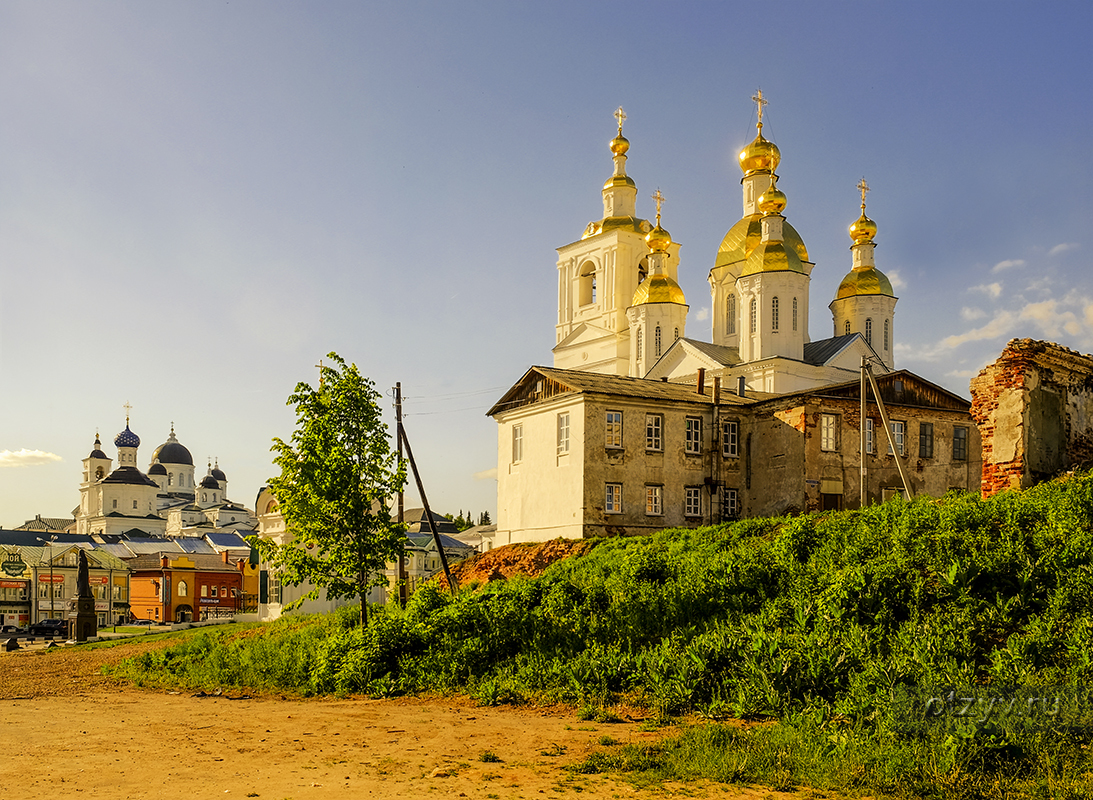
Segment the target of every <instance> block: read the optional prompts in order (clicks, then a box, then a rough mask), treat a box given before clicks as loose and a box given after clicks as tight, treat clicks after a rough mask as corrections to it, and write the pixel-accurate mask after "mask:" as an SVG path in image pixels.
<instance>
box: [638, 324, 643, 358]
mask: <svg viewBox="0 0 1093 800" xmlns="http://www.w3.org/2000/svg"><path fill="white" fill-rule="evenodd" d="M641 345H642V336H641V328H638V358H639V359H640V358H641Z"/></svg>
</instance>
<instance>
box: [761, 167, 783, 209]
mask: <svg viewBox="0 0 1093 800" xmlns="http://www.w3.org/2000/svg"><path fill="white" fill-rule="evenodd" d="M771 177H772V178H773V177H774V176H773V175H772V176H771ZM757 205H758V207H759V210H760V211H762V212H763V213H764V214H781V213H782V212H783V211H784V210H785V208H786V196H785V195H784V194H783V193H782V191H781V190H780V189H779V188H778V187H777V186H776V185H775V182H774V181H773V180H772V181H771V182H770V188H769V189H767V190H766V191H765V192H763V193H762V194H761V195H759V202H758V203H757Z"/></svg>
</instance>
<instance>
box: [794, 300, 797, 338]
mask: <svg viewBox="0 0 1093 800" xmlns="http://www.w3.org/2000/svg"><path fill="white" fill-rule="evenodd" d="M793 330H794V331H796V330H797V298H796V297H794V298H793Z"/></svg>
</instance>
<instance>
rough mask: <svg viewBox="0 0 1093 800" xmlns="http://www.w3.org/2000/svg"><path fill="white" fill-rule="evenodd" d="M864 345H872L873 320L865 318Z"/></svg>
mask: <svg viewBox="0 0 1093 800" xmlns="http://www.w3.org/2000/svg"><path fill="white" fill-rule="evenodd" d="M865 343H866V344H873V320H872V318H867V319H866V320H865Z"/></svg>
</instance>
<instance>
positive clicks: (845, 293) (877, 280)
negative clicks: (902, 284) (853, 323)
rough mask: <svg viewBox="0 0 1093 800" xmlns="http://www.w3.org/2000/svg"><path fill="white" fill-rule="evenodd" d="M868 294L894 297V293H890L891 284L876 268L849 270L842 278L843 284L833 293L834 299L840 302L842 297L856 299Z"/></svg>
mask: <svg viewBox="0 0 1093 800" xmlns="http://www.w3.org/2000/svg"><path fill="white" fill-rule="evenodd" d="M868 294H882V295H886V296H888V297H895V296H896V293H895V292H894V291H892V282H891V281H890V280H888V278H887V277H886V276H885V274H884V273H883V272H881V271H880V270H879V269H877V268H876V267H865V268H863V269H853V270H851V271H850V272H849V273H848V274H847V276H846V277H845V278H843V282H842V283H840V284H839V289H838V291H837V292H835V299H836V300H842V299H843V298H844V297H857V296H859V295H868Z"/></svg>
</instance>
